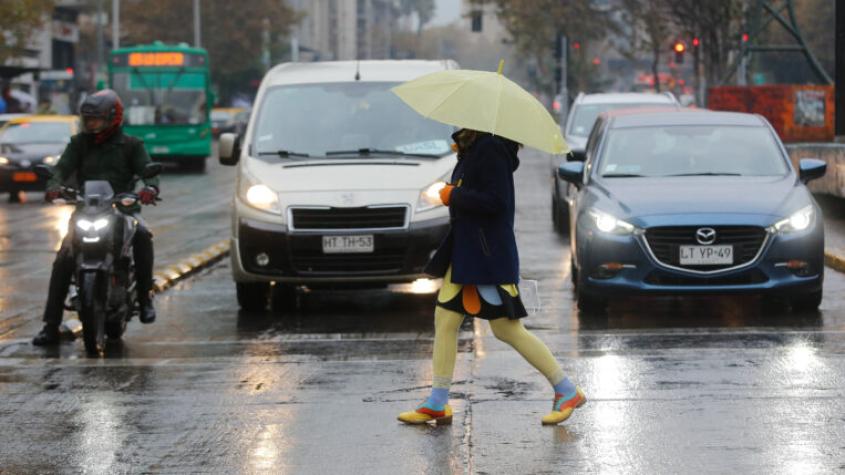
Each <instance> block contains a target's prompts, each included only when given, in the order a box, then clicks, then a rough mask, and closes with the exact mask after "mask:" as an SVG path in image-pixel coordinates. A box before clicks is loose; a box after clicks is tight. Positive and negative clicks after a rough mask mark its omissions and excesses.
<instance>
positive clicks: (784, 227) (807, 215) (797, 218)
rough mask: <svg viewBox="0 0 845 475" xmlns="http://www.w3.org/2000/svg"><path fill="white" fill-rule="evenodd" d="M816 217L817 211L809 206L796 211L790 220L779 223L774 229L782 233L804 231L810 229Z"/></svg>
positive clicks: (785, 219)
mask: <svg viewBox="0 0 845 475" xmlns="http://www.w3.org/2000/svg"><path fill="white" fill-rule="evenodd" d="M815 216H816V210H815V209H814V208H813V205H808V206H805V207H803V208H801V209H800V210H798V211H796V212H795V213H793V214H792V215H791V216H789V217H788V218H784V219H782V220H780V221H778V222H777V223H775V226H774V227H775V229H776V230H777V231H780V232H782V233H788V232H794V231H803V230H805V229H807V228H809V227H810V225H811V224H812V223H813V219H814V218H815Z"/></svg>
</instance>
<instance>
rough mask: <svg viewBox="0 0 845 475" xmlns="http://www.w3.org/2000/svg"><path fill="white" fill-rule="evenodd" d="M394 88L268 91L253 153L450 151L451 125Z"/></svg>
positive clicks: (349, 85) (347, 85)
mask: <svg viewBox="0 0 845 475" xmlns="http://www.w3.org/2000/svg"><path fill="white" fill-rule="evenodd" d="M396 85H397V84H395V83H386V82H369V83H368V82H343V83H328V84H301V85H294V86H280V87H276V88H274V89H270V90H269V91H267V95H266V97H265V98H264V101H263V102H262V104H261V110H260V111H259V113H258V118H257V121H256V130H255V133H254V136H253V144H254V146H253V147H254V152H253V153H255V154H257V155H265V156H269V155H272V154H275V153H277V152H280V151H286V152H290V155H289V156H293V155H294V154H301V155H308V156H311V157H315V156H321V157H325V156H326V155H327V154H328V155H331V156H333V157H337V156H340V155H343V153H340V152H344V151H347V152H349V154H354V151H357V150H372V151H383V152H390V151H393V152H396V153H397V154H403V153H404V154H420V155H431V156H443V155H446V154H449V153H451V151H452V148H451V144H450V135H451V133H452V131H453V129H452V127H451V126H448V125H444V124H441V123H439V122H435V121H433V120H429V119H426V118H424V117H422V116H421V115H419V114H417V113H416V112H414V110H412V109H411V108H410V107H408V106H407V105H405V103H404V102H402V101H401V100H400V99H399V98H398V97H397V96H396V95H395V94H393V93H392V92H391V91H390V88H391V87H393V86H396ZM281 155H282V156H285V154H284V153H282V154H281Z"/></svg>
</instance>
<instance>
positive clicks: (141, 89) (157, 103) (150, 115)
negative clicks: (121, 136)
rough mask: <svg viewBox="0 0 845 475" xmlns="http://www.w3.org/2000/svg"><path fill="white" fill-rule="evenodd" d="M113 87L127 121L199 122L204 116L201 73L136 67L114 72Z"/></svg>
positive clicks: (152, 122)
mask: <svg viewBox="0 0 845 475" xmlns="http://www.w3.org/2000/svg"><path fill="white" fill-rule="evenodd" d="M112 87H113V89H114V90H115V92H117V93H118V94H119V95H120V97H121V99H122V100H123V103H124V105H125V107H126V124H127V125H153V124H165V125H166V124H202V123H204V122H205V120H206V110H205V108H206V100H207V99H206V94H205V88H206V77H205V74H203V73H187V72H179V71H154V70H139V69H136V70H134V71H132V72H120V73H114V74H113V76H112Z"/></svg>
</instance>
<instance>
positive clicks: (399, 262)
mask: <svg viewBox="0 0 845 475" xmlns="http://www.w3.org/2000/svg"><path fill="white" fill-rule="evenodd" d="M291 260H292V263H293V267H294V268H295V269H296V270H297V271H298V272H301V273H303V274H321V273H332V274H336V273H344V274H359V275H366V274H386V273H387V274H389V273H395V272H399V271H401V270H402V267H403V265H404V264H405V252H404V251H403V250H394V249H386V250H383V251H378V250H377V251H376V252H373V253H368V254H323V253H322V252H321V251H312V250H297V251H295V252H293V253H292V254H291Z"/></svg>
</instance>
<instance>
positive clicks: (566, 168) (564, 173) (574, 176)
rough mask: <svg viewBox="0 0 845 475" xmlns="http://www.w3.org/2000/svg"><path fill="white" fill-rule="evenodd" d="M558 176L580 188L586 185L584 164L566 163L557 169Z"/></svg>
mask: <svg viewBox="0 0 845 475" xmlns="http://www.w3.org/2000/svg"><path fill="white" fill-rule="evenodd" d="M557 176H559V177H560V179H561V180H564V181H567V182H569V183H572V184H573V185H575V186H579V187H580V186H581V185H583V184H584V162H568V163H564V164H563V165H561V166H560V168H558V169H557Z"/></svg>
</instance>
